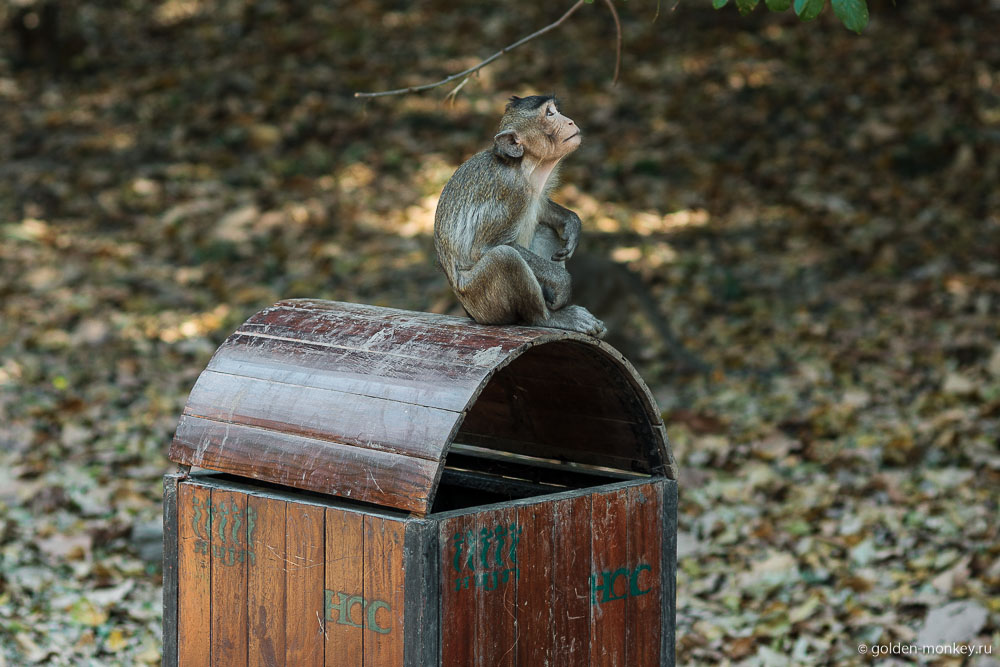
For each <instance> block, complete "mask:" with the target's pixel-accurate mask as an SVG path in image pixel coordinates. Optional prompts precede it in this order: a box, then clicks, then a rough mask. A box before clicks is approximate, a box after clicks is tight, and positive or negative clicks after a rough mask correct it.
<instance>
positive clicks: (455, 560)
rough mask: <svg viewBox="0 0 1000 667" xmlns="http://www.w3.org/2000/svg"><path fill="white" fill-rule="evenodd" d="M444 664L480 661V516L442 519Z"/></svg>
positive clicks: (448, 666) (449, 666)
mask: <svg viewBox="0 0 1000 667" xmlns="http://www.w3.org/2000/svg"><path fill="white" fill-rule="evenodd" d="M438 532H439V537H440V544H441V664H442V665H443V667H468V666H469V665H473V664H475V660H476V653H475V648H476V641H475V639H476V637H477V636H478V634H477V632H476V588H475V573H476V553H475V550H474V545H475V543H476V517H475V515H473V514H462V515H460V516H457V517H454V518H450V519H446V520H443V521H441V523H440V525H439V531H438Z"/></svg>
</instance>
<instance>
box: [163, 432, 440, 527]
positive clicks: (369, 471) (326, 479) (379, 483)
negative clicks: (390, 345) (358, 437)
mask: <svg viewBox="0 0 1000 667" xmlns="http://www.w3.org/2000/svg"><path fill="white" fill-rule="evenodd" d="M199 451H200V452H201V453H200V454H199ZM171 452H172V453H173V454H174V455H176V456H177V458H178V460H180V461H188V462H189V463H188V465H200V466H203V467H206V468H211V469H212V470H218V471H220V472H229V473H233V474H236V475H243V476H246V477H252V478H254V479H260V480H265V481H272V482H275V483H278V484H285V485H287V486H295V487H298V488H302V489H307V490H310V491H319V492H324V493H329V494H331V495H337V496H343V497H345V498H352V499H355V500H362V501H366V502H371V503H381V504H387V505H392V506H393V507H398V508H400V509H405V510H411V511H420V510H422V509H424V508H426V504H427V503H426V500H425V499H424V498H422V497H421V494H426V493H427V490H428V489H430V488H432V487H433V475H434V474H435V471H436V469H437V467H438V464H437V462H436V461H429V460H427V459H420V458H415V457H408V456H403V455H400V454H395V453H392V452H383V451H378V450H374V449H363V448H361V447H352V446H350V445H341V444H338V443H334V442H328V441H322V440H313V439H310V438H303V437H301V436H296V435H289V434H286V433H279V432H277V431H261V430H259V429H254V428H252V427H249V426H241V425H234V424H225V423H222V422H216V421H211V420H206V419H200V418H198V417H189V416H184V417H181V422H180V424H179V425H178V426H177V433H176V435H175V436H174V444H173V447H172V449H171ZM195 461H198V462H199V463H195Z"/></svg>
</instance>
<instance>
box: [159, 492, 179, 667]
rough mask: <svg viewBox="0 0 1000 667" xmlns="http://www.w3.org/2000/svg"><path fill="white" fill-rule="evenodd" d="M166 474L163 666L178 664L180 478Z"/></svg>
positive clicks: (168, 666) (173, 666)
mask: <svg viewBox="0 0 1000 667" xmlns="http://www.w3.org/2000/svg"><path fill="white" fill-rule="evenodd" d="M179 479H180V475H179V474H174V475H164V477H163V666H164V667H176V665H177V543H178V539H179V538H178V534H177V528H178V525H177V482H178V480H179Z"/></svg>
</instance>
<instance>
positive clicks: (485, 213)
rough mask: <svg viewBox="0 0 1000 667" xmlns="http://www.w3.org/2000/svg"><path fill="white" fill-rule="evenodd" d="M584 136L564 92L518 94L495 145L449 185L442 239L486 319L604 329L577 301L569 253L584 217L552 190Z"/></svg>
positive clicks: (462, 296)
mask: <svg viewBox="0 0 1000 667" xmlns="http://www.w3.org/2000/svg"><path fill="white" fill-rule="evenodd" d="M581 140H582V135H581V133H580V128H579V127H577V126H576V124H575V123H574V122H573V121H572V120H571V119H569V118H567V117H566V116H564V115H563V114H562V113H560V112H559V108H558V102H557V101H556V99H555V98H554V97H552V96H542V95H534V96H531V97H523V98H522V97H516V96H515V97H512V98H510V102H509V103H508V104H507V107H506V109H505V111H504V114H503V117H502V118H501V119H500V131H499V132H498V133H497V134H496V136H494V137H493V147H492V148H491V149H488V150H484V151H481V152H479V153H476V154H475V155H473V156H472V157H471V158H469V160H467V161H466V162H465V163H463V164H462V166H460V167H459V168H458V170H457V171H455V174H454V175H453V176H452V177H451V180H449V181H448V183H447V184H446V185H445V186H444V190H443V191H442V192H441V199H440V200H439V201H438V206H437V211H436V212H435V215H434V248H435V250H436V251H437V256H438V261H439V262H440V263H441V267H442V268H443V269H444V272H445V275H446V276H447V277H448V283H449V284H450V285H451V287H452V289H453V290H454V291H455V294H456V296H457V297H458V300H459V302H460V303H461V304H462V306H464V307H465V310H466V312H468V313H469V315H471V316H472V318H473V319H475V320H476V321H477V322H479V323H481V324H529V325H534V326H542V327H552V328H556V329H568V330H570V331H579V332H581V333H585V334H590V335H592V336H597V337H599V338H600V337H603V336H604V334H605V331H606V330H605V328H604V324H603V323H602V322H601V321H600V320H599V319H597V318H596V317H594V316H593V315H592V314H591V313H590V312H589V311H588V310H587V309H586V308H583V307H582V306H575V305H570V304H569V299H570V275H569V272H568V271H567V270H566V260H567V259H569V258H570V257H572V256H573V252H574V251H575V250H576V246H577V243H578V242H579V240H580V227H581V224H580V217H579V216H578V215H577V214H576V213H574V212H573V211H570V210H569V209H567V208H564V207H562V206H560V205H559V204H556V203H555V202H553V201H552V200H551V199H549V196H548V193H549V191H550V190H551V189H552V187H553V185H554V181H555V178H554V176H555V173H556V167H557V165H558V164H559V161H560V160H562V158H564V157H566V156H567V155H569V154H570V153H572V152H573V151H574V150H576V149H577V147H579V145H580V142H581Z"/></svg>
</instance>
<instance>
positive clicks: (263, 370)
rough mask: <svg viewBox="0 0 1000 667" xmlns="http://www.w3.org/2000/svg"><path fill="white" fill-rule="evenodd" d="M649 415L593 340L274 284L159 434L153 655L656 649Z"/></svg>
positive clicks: (348, 656)
mask: <svg viewBox="0 0 1000 667" xmlns="http://www.w3.org/2000/svg"><path fill="white" fill-rule="evenodd" d="M664 433H665V432H664V428H663V424H662V423H661V419H660V414H659V412H658V410H657V408H656V406H655V403H654V401H653V399H652V397H651V395H650V393H649V390H648V389H647V387H646V386H645V384H644V383H643V382H642V380H641V379H640V378H639V377H638V375H637V374H636V373H635V370H634V369H633V368H632V366H631V365H630V364H629V363H628V362H627V361H626V360H625V359H623V358H622V357H621V355H620V354H618V353H617V352H616V351H615V350H614V349H613V348H611V347H609V346H608V345H606V344H604V343H602V342H600V341H597V340H595V339H593V338H590V337H587V336H583V335H578V334H574V333H570V332H565V331H559V330H554V329H541V328H532V327H488V326H480V325H477V324H475V323H474V322H472V321H471V320H467V319H464V318H456V317H447V316H439V315H430V314H426V313H413V312H407V311H401V310H392V309H386V308H377V307H371V306H362V305H355V304H346V303H334V302H326V301H308V300H291V301H283V302H280V303H278V304H276V305H275V306H273V307H271V308H268V309H266V310H263V311H261V312H260V313H258V314H256V315H254V316H253V317H252V318H250V319H249V320H248V321H247V322H246V323H245V324H244V325H243V326H241V327H240V328H239V329H238V330H237V331H236V332H235V333H234V334H233V335H232V336H230V337H229V338H228V339H227V340H226V342H225V343H224V344H223V345H222V346H221V347H220V348H219V350H218V351H217V352H216V353H215V356H214V357H213V358H212V360H211V362H210V363H209V365H208V368H207V369H206V370H205V371H204V372H203V373H202V374H201V376H200V377H199V378H198V381H197V383H196V384H195V387H194V389H193V390H192V392H191V395H190V398H189V399H188V402H187V406H186V407H185V409H184V413H183V416H182V417H181V420H180V423H179V425H178V427H177V433H176V435H175V437H174V440H173V443H172V445H171V447H170V459H171V460H173V461H175V462H177V463H178V464H181V472H178V473H176V474H171V475H167V476H166V478H165V493H164V526H165V530H164V543H165V549H164V660H163V664H164V665H176V664H179V665H184V666H187V665H202V664H204V665H209V664H211V665H222V666H226V667H229V666H235V665H289V666H296V667H299V666H308V665H326V666H337V667H340V666H343V667H355V666H368V665H372V666H376V665H377V666H379V667H390V666H396V665H412V666H417V667H426V666H429V665H437V664H442V665H456V666H461V667H465V666H467V665H491V666H493V665H520V666H522V667H536V666H543V665H628V666H629V667H642V666H644V665H672V664H674V600H675V595H674V584H675V573H676V503H677V487H676V483H675V481H674V480H675V479H676V468H675V465H674V463H673V460H672V457H671V454H670V451H669V448H668V445H667V442H666V438H665V435H664ZM189 466H193V467H195V468H196V469H195V471H194V472H191V471H190V470H189V468H188V467H189Z"/></svg>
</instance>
